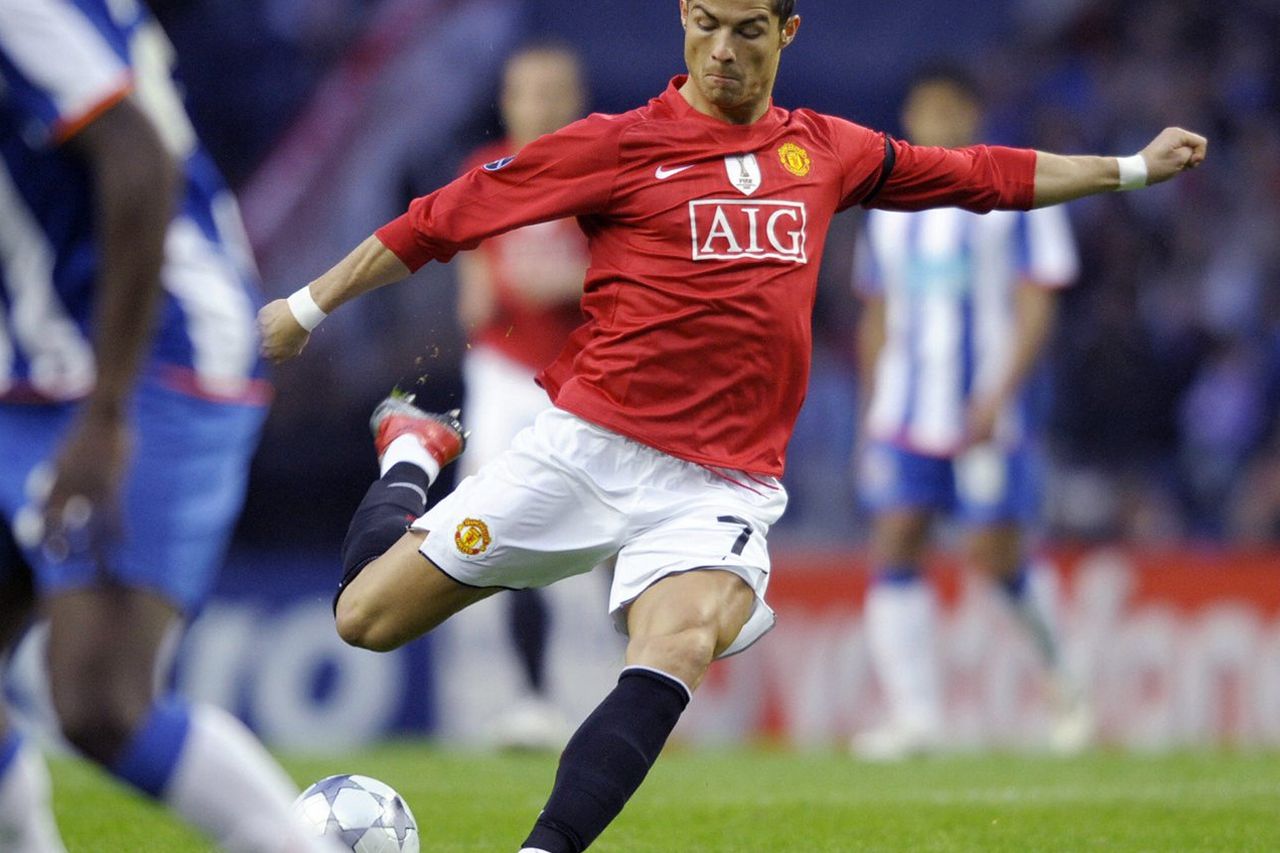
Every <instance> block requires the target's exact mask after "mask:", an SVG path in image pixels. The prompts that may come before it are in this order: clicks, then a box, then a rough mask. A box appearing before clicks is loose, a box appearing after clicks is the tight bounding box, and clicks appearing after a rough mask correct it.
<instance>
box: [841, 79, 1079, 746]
mask: <svg viewBox="0 0 1280 853" xmlns="http://www.w3.org/2000/svg"><path fill="white" fill-rule="evenodd" d="M902 123H903V127H904V128H905V130H906V132H907V136H908V138H909V139H910V141H911V142H912V143H914V144H918V145H943V146H948V147H963V146H966V145H971V144H973V142H974V141H975V140H976V139H977V138H978V132H979V129H980V126H981V123H982V103H981V98H980V95H979V92H978V89H977V86H976V85H975V83H974V81H973V80H972V79H971V78H969V77H968V75H967V74H965V72H963V71H962V70H960V69H958V68H943V67H938V68H933V69H930V70H928V71H926V72H924V73H922V74H921V75H919V77H918V78H917V79H916V81H915V82H914V83H913V85H912V86H911V88H910V91H909V92H908V94H907V98H906V101H905V104H904V107H903V114H902ZM858 261H859V264H858V282H857V286H858V289H859V290H860V292H861V294H862V296H863V298H864V306H863V308H864V310H863V315H862V323H861V327H860V330H859V331H860V338H859V351H860V356H861V361H862V373H863V375H864V377H865V380H864V387H865V389H866V399H867V400H869V401H870V402H869V406H868V410H867V417H866V426H865V429H866V433H867V435H868V441H869V445H868V446H867V447H866V448H865V455H864V459H863V469H862V477H861V480H860V483H861V486H862V488H863V490H864V493H865V497H866V499H867V501H868V504H869V505H870V507H871V509H872V512H873V515H874V521H873V526H872V544H873V551H874V554H875V559H876V561H877V564H878V567H879V569H878V573H877V575H876V578H875V580H874V582H873V584H872V587H871V590H870V592H869V593H868V596H867V606H866V620H867V622H866V625H867V634H868V641H869V648H870V651H871V660H872V663H873V665H874V667H875V670H876V672H877V674H878V676H879V678H880V682H881V684H882V685H883V687H884V693H885V697H886V701H887V704H888V707H889V719H888V721H887V722H886V723H885V724H884V725H883V726H881V727H878V728H875V729H872V730H870V731H866V732H862V733H861V734H859V735H858V736H856V737H855V738H854V741H853V750H854V753H855V754H856V755H859V756H861V757H863V758H867V759H870V760H892V759H897V758H902V757H905V756H907V755H910V754H912V753H915V752H922V751H927V750H930V749H934V748H937V747H938V746H940V744H941V740H942V730H943V711H942V691H941V685H940V674H939V671H938V670H939V666H938V662H937V649H936V646H935V643H936V640H935V633H936V631H935V624H934V623H935V621H936V618H937V617H936V614H935V612H934V603H933V597H932V594H931V591H930V589H929V587H928V586H927V584H926V583H925V581H924V579H923V577H922V576H921V572H920V566H921V561H922V559H923V556H924V555H923V552H924V548H925V546H926V544H927V541H928V533H929V526H930V523H931V521H932V520H933V518H934V516H935V515H937V514H940V513H951V512H955V513H956V514H957V515H958V516H959V518H960V519H962V520H963V521H964V522H966V523H967V524H968V525H969V531H968V562H969V563H971V564H972V565H973V567H974V568H975V569H978V570H980V571H982V572H983V573H984V574H986V575H988V576H990V577H992V578H994V579H995V580H996V581H997V582H998V584H999V585H1000V588H1001V589H1002V590H1003V592H1004V593H1005V596H1006V598H1007V600H1008V601H1009V603H1010V604H1011V605H1012V606H1013V608H1014V612H1015V613H1016V614H1017V615H1018V616H1019V617H1020V620H1021V621H1022V622H1023V623H1024V624H1025V625H1026V627H1027V628H1028V629H1029V630H1030V631H1031V634H1032V637H1033V639H1034V640H1035V641H1036V644H1037V646H1038V648H1039V651H1040V653H1041V654H1042V656H1043V659H1044V664H1045V666H1046V667H1047V668H1048V669H1049V671H1050V672H1052V673H1053V675H1054V676H1055V678H1054V683H1055V685H1056V690H1055V691H1054V695H1055V698H1056V700H1057V703H1058V705H1059V708H1058V710H1059V711H1060V714H1059V719H1058V723H1059V725H1058V726H1057V727H1056V730H1055V733H1054V734H1055V740H1056V742H1055V745H1056V746H1057V747H1058V748H1060V749H1064V750H1065V749H1069V748H1074V747H1079V746H1083V743H1081V740H1082V738H1083V737H1084V736H1085V735H1086V734H1087V731H1088V725H1087V715H1086V713H1085V709H1084V708H1083V706H1082V705H1081V703H1080V702H1079V701H1078V700H1079V696H1078V694H1077V691H1075V690H1073V689H1071V688H1070V686H1069V685H1070V682H1069V679H1067V677H1066V674H1065V673H1064V672H1063V671H1062V668H1061V660H1060V652H1059V648H1058V641H1057V637H1056V636H1055V631H1054V627H1053V625H1054V622H1053V614H1052V609H1053V603H1052V599H1051V598H1050V596H1049V593H1050V591H1051V590H1052V586H1051V585H1049V584H1047V583H1046V581H1047V578H1040V577H1035V576H1034V575H1033V574H1032V573H1031V572H1030V570H1029V567H1028V565H1027V559H1026V554H1025V552H1024V546H1023V537H1022V527H1023V525H1026V524H1028V523H1030V522H1032V521H1034V519H1035V512H1036V497H1037V491H1038V483H1037V481H1036V477H1035V472H1036V470H1037V464H1036V448H1035V444H1034V436H1033V434H1032V432H1031V430H1032V429H1033V424H1032V423H1031V422H1030V421H1031V420H1032V416H1031V415H1030V412H1029V409H1030V406H1029V401H1028V400H1027V395H1026V393H1025V392H1026V390H1027V386H1028V384H1029V382H1031V381H1032V379H1033V377H1034V375H1035V368H1036V365H1037V362H1038V360H1039V357H1040V355H1041V352H1042V350H1043V349H1044V345H1045V342H1046V341H1047V340H1048V338H1049V335H1050V333H1051V331H1052V324H1053V317H1054V306H1055V300H1056V298H1057V293H1058V292H1059V290H1060V289H1061V288H1063V287H1065V286H1067V285H1069V284H1071V282H1072V281H1073V280H1074V279H1075V277H1076V274H1077V267H1078V260H1077V257H1076V250H1075V243H1074V241H1073V240H1072V236H1071V228H1070V224H1069V222H1068V220H1067V217H1066V214H1065V212H1064V211H1063V209H1062V208H1060V207H1047V208H1043V209H1040V210H1034V211H1030V212H1020V211H999V212H996V213H991V214H989V215H987V216H978V215H976V214H973V213H970V212H968V211H964V210H959V209H957V208H939V209H936V210H929V211H924V212H921V213H905V212H900V211H888V210H875V211H872V212H871V213H870V214H869V215H868V216H867V220H866V227H865V231H864V234H863V235H862V239H861V241H860V251H859V253H858Z"/></svg>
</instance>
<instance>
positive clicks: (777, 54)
mask: <svg viewBox="0 0 1280 853" xmlns="http://www.w3.org/2000/svg"><path fill="white" fill-rule="evenodd" d="M794 12H795V2H794V0H682V2H681V3H680V5H679V20H680V22H681V24H682V25H683V26H684V31H685V36H684V53H685V64H686V66H687V69H688V72H687V75H681V76H679V77H676V78H675V79H674V80H673V81H672V82H671V85H670V86H669V87H668V88H667V90H666V91H665V92H663V93H662V94H661V95H660V96H658V97H657V98H655V99H654V100H652V101H650V102H649V104H648V105H646V106H644V107H640V108H638V109H635V110H632V111H631V112H628V113H624V114H622V115H593V116H589V117H588V118H586V119H584V120H582V121H579V122H575V123H574V124H571V125H569V126H568V127H567V128H564V129H563V130H560V131H557V132H556V133H553V134H550V135H548V136H545V137H543V138H542V139H539V140H538V141H536V142H534V143H532V144H530V145H528V146H526V147H525V148H524V149H522V150H521V151H520V153H519V154H517V155H516V156H515V157H514V159H511V160H499V161H496V162H493V163H489V164H486V165H485V166H483V167H481V168H479V169H475V170H474V171H472V172H469V173H468V174H467V175H465V176H464V177H462V178H460V179H458V180H455V181H454V182H452V183H450V184H448V185H447V186H445V187H443V188H441V189H439V190H437V191H436V192H434V193H431V194H430V195H427V196H425V197H423V198H419V199H416V200H414V201H413V202H412V203H411V205H410V207H409V211H408V212H407V213H406V214H404V215H403V216H401V217H399V218H397V219H395V220H393V221H392V222H391V223H389V224H388V225H386V226H384V227H383V228H381V229H379V230H378V231H377V232H376V233H375V234H374V235H372V236H371V237H369V238H368V239H366V240H365V241H364V242H362V243H361V244H360V245H359V246H357V247H356V248H355V249H354V250H353V251H352V252H351V253H350V254H348V255H347V256H346V257H345V258H344V259H343V260H341V261H340V262H338V264H337V265H336V266H334V267H333V268H332V269H330V270H328V271H327V272H325V273H323V274H322V275H321V276H320V277H319V278H317V279H315V280H314V281H312V282H311V283H310V284H308V285H307V286H305V287H303V288H301V289H299V290H298V291H297V292H295V293H294V294H293V295H291V296H290V297H289V299H287V300H276V301H274V302H272V303H270V304H268V305H267V306H265V307H264V308H263V310H262V311H261V312H260V313H259V324H260V327H261V329H262V332H263V350H264V352H265V354H266V355H268V356H269V357H270V358H272V359H274V360H283V359H287V358H291V357H293V356H296V355H297V354H298V353H300V352H301V351H302V349H303V348H304V347H305V345H306V343H307V340H308V337H309V334H310V331H309V330H311V329H314V328H315V327H316V326H317V325H318V324H319V323H320V322H322V321H323V319H324V317H325V316H326V315H327V314H328V313H329V312H331V311H333V310H335V309H336V308H338V307H339V306H340V305H342V304H343V303H345V302H347V301H349V300H351V299H353V298H355V297H357V296H359V295H361V294H364V293H367V292H369V291H371V290H374V289H375V288H378V287H381V286H384V285H387V284H390V283H392V282H395V281H399V280H400V279H403V278H404V277H405V276H407V275H408V274H409V273H410V272H411V271H412V270H414V269H417V268H418V267H419V266H421V265H422V264H424V263H426V262H427V261H430V260H437V261H445V260H448V259H449V258H451V257H453V256H454V255H455V254H456V253H457V252H459V251H461V250H464V249H470V248H472V247H474V246H476V245H477V244H478V243H480V242H481V241H483V240H486V239H488V238H490V237H492V236H494V235H496V234H500V233H502V232H504V231H509V230H511V229H513V228H519V227H521V226H524V225H528V224H530V223H533V222H540V221H545V220H549V219H558V218H562V217H565V216H576V217H578V221H579V224H580V225H581V227H582V230H583V233H585V234H586V236H587V241H588V246H589V249H590V256H591V263H590V267H589V268H588V270H587V275H586V280H585V282H584V292H583V297H582V307H583V311H584V314H585V316H586V319H585V322H584V323H583V325H582V326H581V327H580V328H579V329H578V330H577V331H575V332H574V334H573V335H572V337H571V338H570V339H569V342H568V344H567V345H566V346H565V348H564V350H563V351H562V352H561V354H560V356H559V357H558V358H557V359H556V361H555V362H554V363H552V364H551V365H550V366H549V367H547V368H546V369H545V370H543V371H542V372H541V373H540V374H539V381H540V382H541V383H542V386H543V387H544V388H545V389H546V390H547V392H548V394H549V396H550V397H551V400H552V402H553V403H554V404H555V407H554V408H552V409H549V410H548V411H546V412H543V413H542V414H541V415H539V416H538V419H537V421H535V423H534V425H533V426H532V427H531V428H529V429H527V430H525V431H524V432H522V433H521V434H520V435H519V436H517V438H516V440H515V442H514V444H513V445H512V446H511V448H510V449H509V450H508V451H507V452H506V453H504V454H503V455H502V456H500V457H499V458H498V459H497V460H495V461H494V462H492V463H490V464H489V465H487V466H485V468H484V469H482V470H481V471H480V472H479V473H478V474H477V475H476V476H474V477H471V478H468V479H466V480H464V481H463V482H462V483H461V484H459V486H458V488H457V489H455V490H454V491H453V492H452V493H451V494H450V495H449V496H447V497H446V498H445V499H444V500H442V501H441V502H440V503H438V504H437V505H436V506H435V507H433V508H432V510H431V512H429V513H427V514H425V515H421V516H419V517H418V518H417V519H416V520H414V521H412V522H410V524H409V529H408V530H406V524H405V519H406V517H413V516H415V515H419V514H420V513H422V511H423V506H424V501H423V494H424V493H425V491H426V489H427V487H428V486H429V485H430V482H431V479H432V477H433V475H434V473H435V472H436V471H438V469H439V466H440V465H442V464H445V463H447V462H449V461H450V460H451V459H452V458H453V457H454V456H455V455H456V454H457V453H459V452H460V450H461V445H462V441H461V434H460V432H459V429H460V427H459V425H458V424H456V423H454V422H451V421H450V420H449V419H448V418H440V417H438V416H437V417H433V416H429V415H426V414H424V413H421V412H418V411H416V410H415V409H413V408H412V407H410V406H408V405H406V404H405V403H404V402H403V401H397V400H389V401H388V402H386V403H384V404H383V405H382V406H380V407H379V408H378V409H377V410H376V411H375V413H374V419H373V426H374V427H375V435H376V438H375V444H376V446H377V448H378V449H379V453H380V456H381V466H382V471H383V476H382V479H380V480H379V481H378V482H376V483H375V484H374V485H373V486H372V487H371V488H370V490H369V492H368V494H367V495H366V497H365V499H364V501H363V502H362V504H361V506H360V507H359V509H358V510H357V511H356V515H355V518H354V519H353V520H352V524H351V528H350V530H349V531H348V536H347V542H346V546H345V548H344V553H343V565H344V571H345V574H344V579H343V582H342V589H341V592H340V597H339V598H338V600H337V623H338V632H339V634H340V635H341V636H342V637H343V638H344V639H345V640H346V641H347V642H349V643H352V644H355V645H357V646H361V647H364V648H369V649H391V648H395V647H396V646H398V645H400V644H402V643H404V642H407V641H408V640H410V639H412V638H414V637H417V636H418V635H420V634H422V633H423V632H425V631H429V630H431V629H432V628H433V627H435V626H436V625H438V624H440V622H442V621H443V620H445V619H447V618H448V617H449V616H450V615H451V614H453V613H455V612H457V611H458V610H460V609H462V608H464V607H466V606H467V605H469V604H471V603H473V602H475V601H477V600H479V599H482V598H484V597H485V596H487V595H490V594H492V593H493V592H494V591H495V590H496V589H499V588H504V587H511V588H523V587H528V586H541V585H545V584H548V583H552V582H554V581H555V580H557V579H560V578H563V577H566V576H568V575H572V574H575V573H580V572H584V571H587V570H588V569H590V568H591V567H592V566H594V565H595V564H597V563H598V562H600V561H601V560H602V559H605V558H609V557H612V558H616V569H615V573H614V580H613V589H612V592H611V596H610V611H611V612H612V613H613V615H614V617H615V618H616V620H617V622H618V624H619V626H620V627H621V628H622V629H624V630H625V631H626V632H627V634H628V644H627V651H626V666H625V668H624V669H623V670H622V673H621V675H620V677H619V679H618V683H617V686H616V687H615V688H614V690H613V692H611V693H610V694H609V695H608V696H607V697H605V699H604V700H603V701H602V702H601V703H600V705H599V706H598V707H597V708H596V709H595V710H594V711H593V712H592V713H591V714H590V715H589V716H588V717H587V719H586V720H585V721H584V722H583V723H582V725H581V726H580V727H579V728H578V730H577V731H576V732H575V733H574V735H573V737H572V738H571V739H570V740H569V743H568V745H567V746H566V747H565V749H564V752H563V753H562V755H561V757H560V766H559V770H558V772H557V774H556V781H555V784H554V787H553V789H552V792H551V795H550V798H549V799H548V800H547V803H546V805H545V807H544V808H543V810H542V812H541V814H540V815H539V816H538V818H537V820H536V822H535V824H534V827H533V829H532V831H531V832H530V834H529V836H528V838H527V839H526V840H525V844H524V847H525V850H526V851H547V853H570V851H580V850H583V849H585V848H586V847H587V846H588V845H590V844H591V842H592V841H593V840H594V839H595V838H596V836H597V835H599V833H600V832H601V831H602V830H603V829H604V828H605V826H606V825H607V824H608V823H609V821H610V820H612V819H613V817H614V816H615V815H616V814H618V812H619V811H620V810H621V809H622V807H623V805H624V804H625V802H626V801H627V799H628V798H629V797H630V796H631V794H632V792H634V791H635V789H636V788H637V787H638V786H639V785H640V783H641V781H642V780H643V778H644V776H645V774H646V773H647V772H648V771H649V768H650V767H651V766H652V764H653V762H654V760H655V759H656V758H657V756H658V753H659V751H660V750H661V749H662V746H663V744H664V743H665V742H666V740H667V737H668V735H669V734H670V733H671V731H672V729H673V728H674V727H675V725H676V722H677V721H678V720H679V718H680V715H681V713H682V712H683V710H684V708H685V706H686V705H687V704H688V702H689V700H690V699H691V698H692V694H693V691H694V690H696V689H697V687H698V685H699V683H700V682H701V681H702V678H703V676H704V675H705V674H706V671H707V667H708V666H709V665H710V664H711V661H712V660H714V659H716V658H718V657H723V656H725V655H731V654H734V653H737V652H740V651H742V650H743V649H745V648H747V647H748V646H750V645H751V644H752V643H754V642H755V641H756V640H758V639H759V638H760V637H761V636H762V635H763V634H764V633H765V632H766V631H767V630H768V629H769V628H770V627H771V626H772V624H773V612H772V611H771V610H770V609H769V607H768V605H767V604H766V603H765V591H766V587H767V584H768V579H769V556H768V551H767V547H766V537H767V535H768V532H769V528H770V526H771V525H772V524H773V523H774V522H775V521H776V520H777V519H778V517H779V515H781V513H782V510H783V507H784V506H785V504H786V494H785V492H784V491H783V489H782V487H781V485H780V483H779V480H778V476H779V475H780V474H781V473H782V468H783V457H784V452H785V448H786V444H787V439H788V438H789V436H790V433H791V430H792V427H793V425H794V422H795V418H796V413H797V411H798V409H799V408H800V404H801V401H802V399H803V397H804V392H805V384H806V381H807V379H808V371H809V360H810V351H809V346H810V329H809V315H810V311H811V309H812V306H813V300H814V293H815V287H816V282H817V274H818V261H819V259H820V258H821V256H822V249H823V244H824V242H825V238H826V233H827V228H828V226H829V224H830V221H831V217H832V216H833V215H834V214H835V212H836V211H837V210H841V209H845V208H848V207H852V206H853V205H866V206H884V207H894V208H901V209H920V208H926V207H937V206H959V207H964V208H967V209H973V210H991V209H994V208H1009V209H1026V208H1031V207H1036V206H1045V205H1050V204H1057V203H1060V202H1064V201H1069V200H1071V199H1073V198H1078V197H1080V196H1084V195H1088V194H1090V193H1099V192H1104V191H1107V190H1115V189H1120V188H1126V187H1137V186H1142V185H1146V184H1147V183H1158V182H1160V181H1165V180H1168V179H1169V178H1172V177H1173V176H1174V175H1176V174H1177V173H1179V172H1181V171H1183V170H1184V169H1187V168H1189V167H1192V166H1195V165H1198V164H1199V163H1200V162H1201V161H1202V160H1203V159H1204V157H1205V150H1206V144H1207V143H1206V141H1205V140H1204V139H1203V138H1202V137H1200V136H1197V135H1196V134H1193V133H1189V132H1187V131H1184V130H1179V129H1167V130H1165V131H1163V132H1161V133H1160V134H1159V135H1158V136H1157V137H1156V138H1155V140H1154V141H1152V143H1151V144H1150V145H1148V146H1147V147H1146V148H1144V149H1143V151H1142V152H1141V153H1139V154H1135V155H1132V156H1130V157H1126V158H1115V157H1084V156H1079V157H1068V156H1058V155H1054V154H1046V153H1037V152H1035V151H1032V150H1015V149H1008V148H992V147H985V146H976V147H972V148H966V149H957V150H953V149H943V148H928V147H917V146H913V145H909V144H906V143H903V142H900V141H897V140H894V139H891V138H889V137H887V136H885V135H884V134H881V133H876V132H874V131H871V130H868V129H866V128H863V127H860V126H858V125H855V124H852V123H850V122H847V121H844V120H842V119H838V118H834V117H831V116H826V115H821V114H818V113H814V112H812V111H809V110H784V109H782V108H780V107H777V106H775V105H774V104H773V103H772V100H771V93H772V90H773V84H774V80H775V77H776V75H777V71H778V64H779V60H780V58H781V55H782V52H783V50H785V49H786V48H787V47H788V46H790V45H791V44H792V43H793V42H794V40H795V38H796V36H797V34H798V32H799V30H800V17H799V16H798V15H796V14H794Z"/></svg>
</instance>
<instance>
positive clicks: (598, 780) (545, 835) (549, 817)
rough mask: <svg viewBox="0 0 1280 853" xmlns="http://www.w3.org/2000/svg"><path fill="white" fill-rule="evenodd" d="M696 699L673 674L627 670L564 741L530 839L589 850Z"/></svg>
mask: <svg viewBox="0 0 1280 853" xmlns="http://www.w3.org/2000/svg"><path fill="white" fill-rule="evenodd" d="M688 704H689V692H688V690H687V689H686V688H685V686H684V685H683V684H681V683H680V682H679V681H677V680H676V679H674V678H672V677H670V676H669V675H665V674H663V673H661V672H657V671H656V670H651V669H644V668H641V667H627V668H626V669H624V670H623V671H622V675H620V676H618V686H617V687H615V688H613V692H612V693H610V694H609V695H608V696H606V697H605V699H604V701H603V702H601V703H600V704H599V705H598V706H597V707H596V709H595V710H594V711H592V712H591V716H589V717H587V719H586V720H584V721H583V723H582V725H581V726H579V727H578V730H577V731H576V732H574V735H573V737H572V738H571V739H570V740H569V744H568V746H566V747H565V748H564V753H563V754H562V755H561V756H560V768H559V770H557V771H556V783H555V787H554V788H552V789H551V797H550V798H549V799H548V800H547V805H546V806H545V807H544V808H543V810H542V814H540V815H539V816H538V820H537V823H535V824H534V826H533V832H531V833H529V837H528V838H527V839H526V840H525V842H524V846H525V847H536V848H539V849H541V850H546V851H548V853H581V851H583V850H585V849H587V846H588V845H589V844H591V842H592V841H595V840H596V836H598V835H599V834H600V833H601V832H603V831H604V828H605V827H606V826H608V825H609V822H610V821H612V820H613V819H614V818H615V817H617V815H618V812H620V811H622V807H623V806H624V805H626V802H627V800H628V799H630V798H631V795H632V794H633V793H635V790H636V788H639V787H640V783H641V782H643V781H644V777H645V776H646V775H647V774H648V772H649V768H650V767H652V766H653V762H654V761H656V760H657V758H658V753H660V752H662V746H663V744H665V743H666V742H667V737H668V736H669V735H670V734H671V730H672V729H674V728H675V727H676V722H677V721H678V720H679V719H680V714H681V713H682V712H683V711H684V709H685V706H686V705H688Z"/></svg>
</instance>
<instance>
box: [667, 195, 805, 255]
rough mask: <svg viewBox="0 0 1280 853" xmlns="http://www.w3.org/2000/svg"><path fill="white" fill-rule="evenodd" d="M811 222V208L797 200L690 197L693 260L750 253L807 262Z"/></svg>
mask: <svg viewBox="0 0 1280 853" xmlns="http://www.w3.org/2000/svg"><path fill="white" fill-rule="evenodd" d="M808 223H809V214H808V211H807V210H806V209H805V206H804V202H799V201H739V200H735V199H704V200H702V201H691V202H689V224H690V226H691V228H692V230H693V259H694V260H695V261H736V260H741V259H743V258H752V259H756V260H766V259H767V260H775V261H789V262H791V263H796V264H806V263H808V262H809V257H808V255H807V254H806V253H805V241H806V237H807V226H808Z"/></svg>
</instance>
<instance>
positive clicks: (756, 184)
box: [724, 154, 761, 195]
mask: <svg viewBox="0 0 1280 853" xmlns="http://www.w3.org/2000/svg"><path fill="white" fill-rule="evenodd" d="M724 168H725V171H726V172H728V173H729V183H731V184H733V185H734V186H735V187H737V188H738V190H739V191H740V192H741V193H742V194H743V195H751V194H752V193H753V192H755V191H756V190H758V189H760V180H761V178H760V163H759V161H757V160H756V155H754V154H730V155H729V156H728V157H726V158H724Z"/></svg>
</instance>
